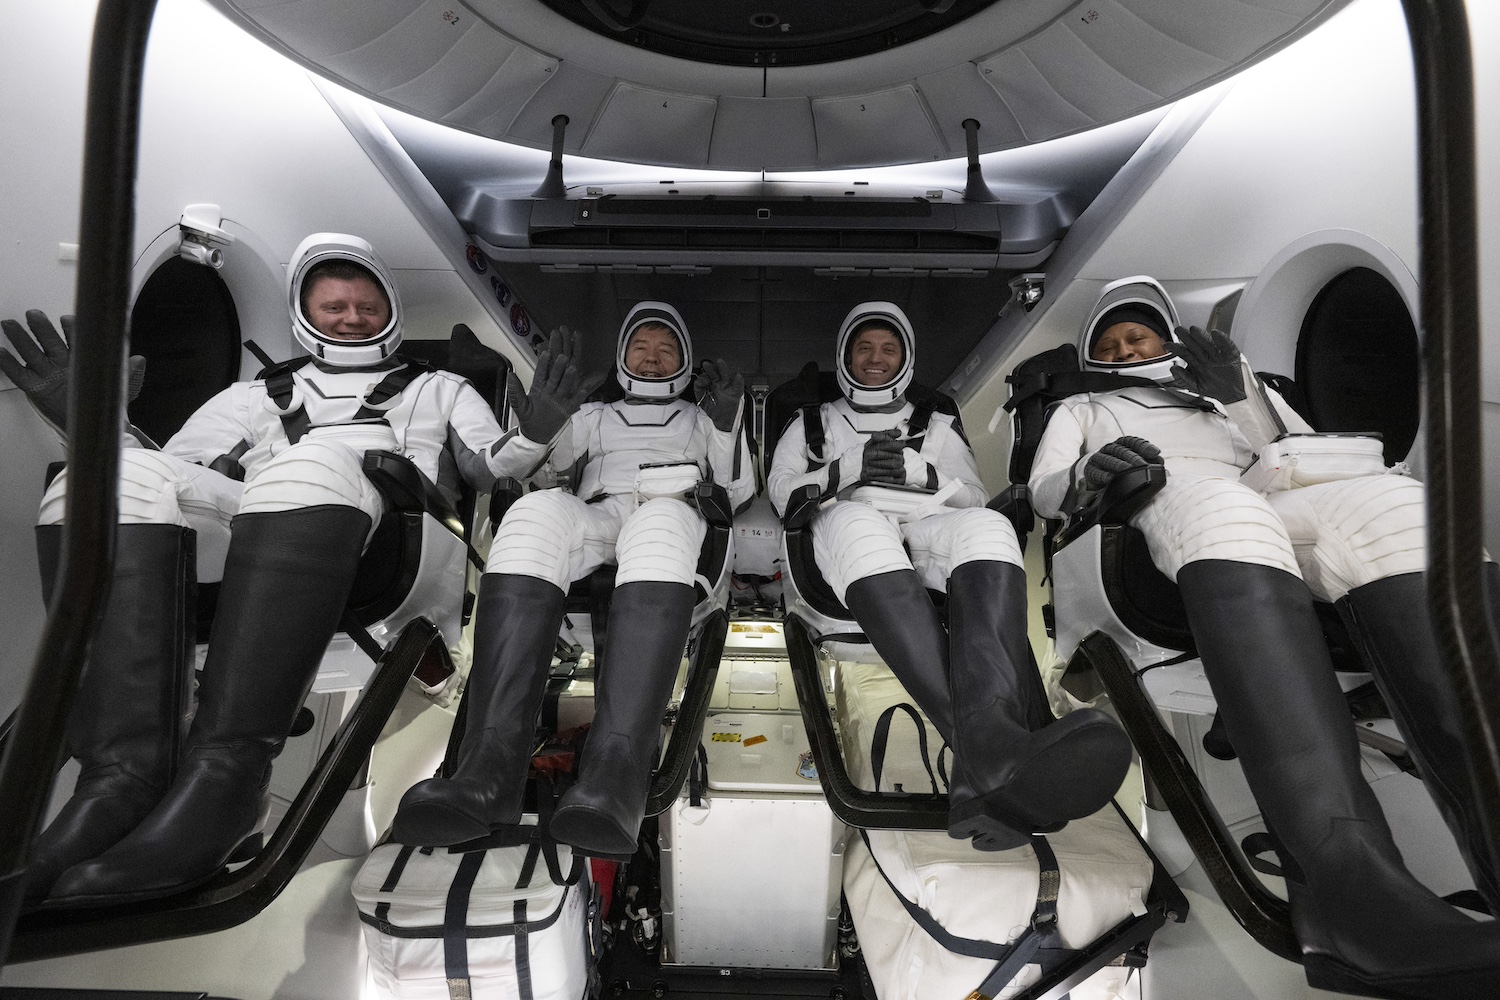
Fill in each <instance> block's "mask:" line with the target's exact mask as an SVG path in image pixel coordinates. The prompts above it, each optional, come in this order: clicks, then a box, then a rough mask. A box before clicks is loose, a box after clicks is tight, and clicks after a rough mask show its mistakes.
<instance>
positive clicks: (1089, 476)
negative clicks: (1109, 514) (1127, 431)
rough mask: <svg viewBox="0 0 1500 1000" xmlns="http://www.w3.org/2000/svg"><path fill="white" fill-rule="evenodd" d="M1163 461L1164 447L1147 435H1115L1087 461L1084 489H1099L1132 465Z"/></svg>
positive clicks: (1084, 471) (1135, 466)
mask: <svg viewBox="0 0 1500 1000" xmlns="http://www.w3.org/2000/svg"><path fill="white" fill-rule="evenodd" d="M1162 464H1163V463H1162V460H1161V449H1160V448H1158V447H1156V445H1154V444H1152V443H1151V442H1150V441H1147V440H1146V439H1145V438H1139V437H1128V436H1127V437H1122V438H1116V439H1115V440H1113V441H1111V442H1110V443H1109V444H1107V445H1105V446H1104V447H1103V448H1100V449H1099V450H1098V451H1096V452H1094V453H1093V454H1092V455H1090V456H1089V460H1088V462H1086V463H1085V464H1084V467H1083V484H1084V490H1085V492H1088V493H1098V492H1100V491H1101V490H1103V489H1104V488H1105V487H1106V486H1108V485H1109V484H1110V483H1111V482H1112V481H1113V480H1114V479H1115V478H1116V477H1118V476H1121V475H1123V474H1124V473H1126V472H1129V471H1130V470H1131V469H1140V468H1144V467H1146V466H1148V465H1162Z"/></svg>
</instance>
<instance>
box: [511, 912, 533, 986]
mask: <svg viewBox="0 0 1500 1000" xmlns="http://www.w3.org/2000/svg"><path fill="white" fill-rule="evenodd" d="M511 913H512V916H511V926H512V927H514V928H515V929H516V986H517V987H518V988H519V989H520V993H521V1000H533V994H532V992H531V941H530V940H529V935H530V928H529V926H528V925H527V923H526V900H524V899H518V900H516V902H515V905H514V907H513V908H512V910H511Z"/></svg>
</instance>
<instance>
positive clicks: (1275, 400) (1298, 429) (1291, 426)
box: [1266, 386, 1317, 434]
mask: <svg viewBox="0 0 1500 1000" xmlns="http://www.w3.org/2000/svg"><path fill="white" fill-rule="evenodd" d="M1266 397H1267V398H1268V399H1270V401H1271V406H1273V407H1274V408H1275V409H1276V413H1277V414H1278V415H1279V416H1280V417H1281V422H1282V423H1283V424H1285V425H1286V432H1287V433H1288V434H1316V433H1317V431H1315V430H1313V427H1312V424H1310V423H1308V422H1307V421H1306V420H1303V419H1302V414H1300V413H1298V412H1297V411H1296V410H1294V409H1292V406H1291V404H1290V403H1288V402H1287V401H1286V399H1285V397H1283V396H1282V395H1281V393H1279V392H1277V391H1276V390H1275V389H1272V388H1271V387H1270V386H1266Z"/></svg>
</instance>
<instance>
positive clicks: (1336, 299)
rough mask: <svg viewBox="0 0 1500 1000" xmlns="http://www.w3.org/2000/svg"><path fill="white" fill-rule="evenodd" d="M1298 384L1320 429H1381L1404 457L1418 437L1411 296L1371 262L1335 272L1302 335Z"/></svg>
mask: <svg viewBox="0 0 1500 1000" xmlns="http://www.w3.org/2000/svg"><path fill="white" fill-rule="evenodd" d="M1297 383H1298V385H1299V386H1301V388H1302V391H1303V393H1304V394H1305V398H1306V403H1307V417H1308V421H1309V422H1310V423H1311V424H1312V425H1313V426H1314V427H1316V428H1317V429H1318V430H1320V431H1379V432H1380V433H1381V434H1382V435H1383V436H1384V438H1385V459H1386V461H1387V462H1399V461H1400V460H1401V459H1403V458H1405V457H1406V453H1407V452H1408V451H1410V450H1411V446H1412V442H1413V441H1415V440H1416V437H1417V423H1418V420H1419V419H1420V416H1421V412H1420V407H1421V401H1420V394H1421V346H1420V345H1419V343H1418V342H1417V330H1416V326H1415V325H1414V324H1413V323H1412V318H1411V314H1410V313H1409V312H1407V309H1406V303H1405V302H1403V301H1402V299H1401V293H1400V292H1398V291H1397V290H1396V288H1395V286H1393V285H1392V284H1391V283H1390V282H1389V281H1387V280H1386V279H1385V278H1384V277H1382V276H1381V275H1380V274H1378V273H1376V272H1375V271H1372V270H1370V269H1369V268H1367V267H1356V268H1354V269H1352V270H1349V271H1345V272H1344V273H1343V274H1341V275H1339V276H1338V277H1336V278H1334V279H1333V280H1332V281H1330V282H1329V283H1328V284H1327V285H1326V286H1324V288H1323V290H1322V291H1321V292H1319V293H1318V297H1317V298H1315V299H1314V300H1313V303H1312V305H1311V306H1310V307H1309V308H1308V310H1307V316H1306V318H1305V319H1303V321H1302V332H1301V334H1300V336H1298V338H1297Z"/></svg>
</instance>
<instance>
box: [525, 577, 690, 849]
mask: <svg viewBox="0 0 1500 1000" xmlns="http://www.w3.org/2000/svg"><path fill="white" fill-rule="evenodd" d="M609 617H610V626H609V632H610V639H609V650H608V651H607V654H606V657H607V658H606V660H605V662H604V669H603V676H602V677H601V678H600V684H599V690H598V692H597V693H596V695H595V697H596V699H597V700H596V702H595V709H594V723H593V725H592V726H590V727H589V736H588V742H587V744H586V745H585V746H584V751H583V763H582V766H581V768H580V772H579V776H578V783H577V784H575V785H574V786H573V787H572V788H570V789H568V790H567V792H565V793H564V794H563V797H562V799H561V800H560V801H559V802H558V806H557V812H555V813H554V814H553V816H552V834H553V836H554V837H556V838H557V839H558V840H559V841H562V842H563V843H565V844H571V845H572V846H574V847H576V848H578V849H579V850H580V851H583V852H584V853H585V854H602V855H608V856H612V857H618V856H624V855H630V854H634V853H635V843H636V838H637V837H638V836H639V835H640V830H641V820H643V819H644V818H645V815H646V794H647V792H648V791H650V788H649V782H650V779H651V770H652V768H653V767H655V765H656V753H657V744H658V743H659V742H660V739H661V723H662V715H663V713H664V712H665V711H666V707H667V699H668V698H670V697H671V696H672V684H673V682H674V681H676V679H677V668H678V667H679V666H680V665H681V663H682V651H683V647H684V646H685V645H686V644H687V634H688V627H689V626H690V625H691V624H692V617H693V588H692V587H690V586H688V585H687V584H685V583H659V582H651V581H640V582H636V583H623V584H620V585H619V586H617V587H616V588H615V591H614V597H613V600H612V601H611V603H610V609H609Z"/></svg>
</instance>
